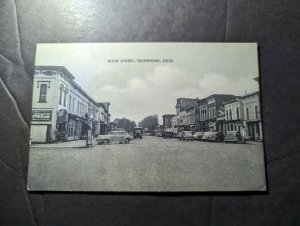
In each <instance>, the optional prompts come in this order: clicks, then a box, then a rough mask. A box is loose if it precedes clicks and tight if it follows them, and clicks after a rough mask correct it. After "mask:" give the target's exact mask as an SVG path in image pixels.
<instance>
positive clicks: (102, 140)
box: [96, 131, 133, 144]
mask: <svg viewBox="0 0 300 226" xmlns="http://www.w3.org/2000/svg"><path fill="white" fill-rule="evenodd" d="M131 140H133V137H132V136H131V135H129V134H128V133H127V132H125V131H111V132H110V133H109V134H107V135H99V136H98V137H97V139H96V141H97V143H98V144H112V143H125V144H128V143H129V142H130V141H131Z"/></svg>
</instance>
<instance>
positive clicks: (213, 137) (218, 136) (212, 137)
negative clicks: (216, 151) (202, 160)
mask: <svg viewBox="0 0 300 226" xmlns="http://www.w3.org/2000/svg"><path fill="white" fill-rule="evenodd" d="M201 140H204V141H215V142H223V141H224V134H223V133H222V132H205V133H204V134H203V136H202V138H201Z"/></svg>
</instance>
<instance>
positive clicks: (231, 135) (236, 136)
mask: <svg viewBox="0 0 300 226" xmlns="http://www.w3.org/2000/svg"><path fill="white" fill-rule="evenodd" d="M224 141H225V143H227V142H234V143H238V144H244V143H245V138H244V137H243V136H242V135H241V133H240V132H239V131H227V132H226V136H225V138H224Z"/></svg>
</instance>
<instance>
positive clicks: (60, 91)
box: [59, 86, 64, 105]
mask: <svg viewBox="0 0 300 226" xmlns="http://www.w3.org/2000/svg"><path fill="white" fill-rule="evenodd" d="M63 91H64V87H63V86H60V88H59V104H60V105H61V104H62V95H63Z"/></svg>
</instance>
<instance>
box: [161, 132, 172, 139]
mask: <svg viewBox="0 0 300 226" xmlns="http://www.w3.org/2000/svg"><path fill="white" fill-rule="evenodd" d="M162 135H163V138H164V139H168V138H173V137H174V132H172V131H164V132H163V134H162Z"/></svg>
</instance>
